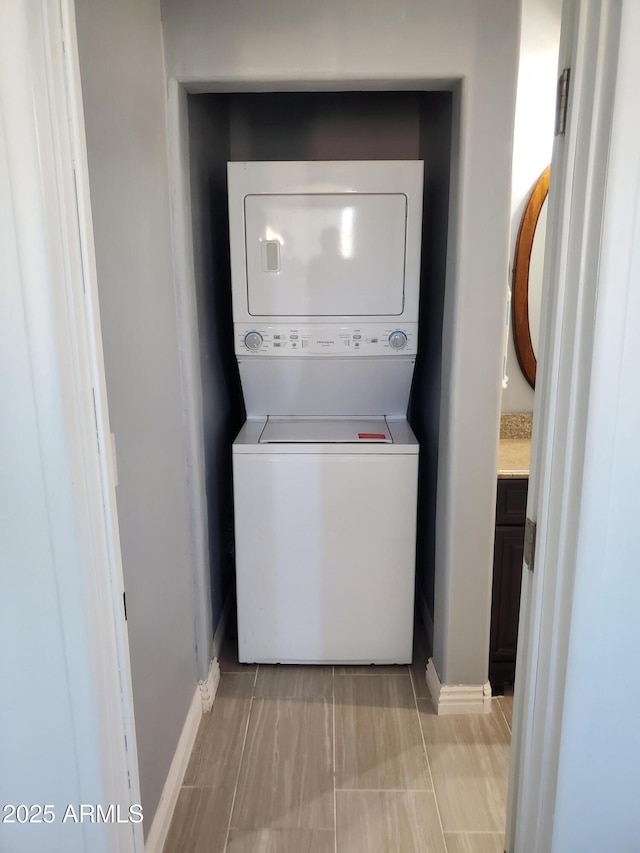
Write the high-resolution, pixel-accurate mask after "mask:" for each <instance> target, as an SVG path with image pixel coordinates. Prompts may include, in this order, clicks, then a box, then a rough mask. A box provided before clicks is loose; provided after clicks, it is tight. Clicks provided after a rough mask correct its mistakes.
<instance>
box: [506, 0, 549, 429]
mask: <svg viewBox="0 0 640 853" xmlns="http://www.w3.org/2000/svg"><path fill="white" fill-rule="evenodd" d="M561 8H562V0H522V23H521V34H520V63H519V68H518V91H517V96H516V123H515V130H514V135H513V175H512V184H511V257H510V260H511V267H510V268H511V269H513V259H514V254H515V246H516V240H517V238H518V230H519V228H520V221H521V220H522V214H523V213H524V208H525V206H526V203H527V200H528V198H529V195H530V194H531V190H532V189H533V185H534V184H535V182H536V180H537V179H538V178H539V177H540V175H541V173H542V172H543V170H544V169H546V167H547V166H548V165H549V163H550V162H551V149H552V147H553V129H554V121H555V105H556V83H557V69H558V46H559V44H560V17H561ZM507 375H508V376H509V384H508V385H507V388H506V389H505V391H504V392H503V394H502V411H503V412H532V411H533V388H531V386H530V385H529V383H528V382H527V380H526V379H525V378H524V375H523V373H522V371H521V370H520V365H519V364H518V357H517V355H516V350H515V346H514V343H513V324H511V326H510V327H509V342H508V350H507Z"/></svg>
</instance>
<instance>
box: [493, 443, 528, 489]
mask: <svg viewBox="0 0 640 853" xmlns="http://www.w3.org/2000/svg"><path fill="white" fill-rule="evenodd" d="M530 459H531V439H530V438H501V439H500V443H499V444H498V477H501V478H503V479H516V478H517V477H528V476H529V461H530Z"/></svg>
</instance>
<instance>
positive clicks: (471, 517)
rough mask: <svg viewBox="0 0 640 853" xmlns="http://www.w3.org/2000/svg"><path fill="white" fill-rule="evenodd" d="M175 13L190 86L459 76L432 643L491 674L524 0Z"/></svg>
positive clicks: (368, 84) (177, 58) (180, 63)
mask: <svg viewBox="0 0 640 853" xmlns="http://www.w3.org/2000/svg"><path fill="white" fill-rule="evenodd" d="M162 17H163V29H164V39H165V55H166V63H167V74H168V76H169V77H170V78H175V79H177V80H180V81H183V82H185V83H188V84H189V86H190V87H191V88H192V89H193V90H199V91H207V90H208V91H216V90H217V91H224V90H225V89H232V88H236V89H238V88H240V89H245V90H252V89H256V88H263V89H264V88H267V89H269V88H272V89H273V88H276V89H277V88H283V89H286V88H292V87H293V88H296V87H297V88H300V89H305V88H314V87H315V88H329V89H331V88H376V87H381V88H403V87H404V88H411V87H415V88H438V87H441V88H448V87H451V86H454V85H455V89H456V92H457V94H458V96H459V98H458V101H457V111H456V115H457V125H456V130H459V135H458V136H457V145H456V148H455V154H456V164H455V168H454V188H453V193H454V198H453V199H452V205H451V210H452V218H451V227H450V232H449V245H450V256H449V269H448V286H447V297H446V303H445V312H444V313H445V316H444V330H443V337H444V352H443V359H444V366H443V390H442V415H441V444H440V449H439V463H438V466H439V474H438V479H439V483H440V484H441V487H440V489H439V494H438V507H437V531H438V534H437V543H436V563H437V568H436V580H435V632H434V643H435V648H434V656H435V661H436V666H437V668H438V672H439V674H440V677H441V679H442V680H443V681H444V682H447V683H472V684H479V683H483V682H484V681H485V680H486V678H487V669H488V647H489V611H490V591H491V569H492V551H493V523H494V519H493V516H494V499H495V489H496V455H497V434H498V432H497V431H498V421H499V415H500V380H501V367H502V340H503V318H504V305H505V295H506V288H505V285H506V282H507V276H508V238H509V233H508V232H509V214H510V180H511V157H512V131H513V110H514V99H515V82H516V67H517V51H518V39H519V4H518V3H514V2H513V0H482V1H481V0H454V1H453V2H452V0H429V2H426V1H425V2H422V3H419V4H417V3H415V2H411V0H400V1H399V2H395V3H387V2H375V3H372V2H370V0H354V2H351V3H348V4H345V3H342V2H338V0H336V2H326V3H323V4H318V3H312V2H311V0H306V2H300V0H280V2H278V3H277V4H276V3H273V4H270V6H269V9H268V13H266V12H265V7H264V5H263V4H262V3H260V2H259V0H241V2H236V3H216V4H214V3H209V2H205V0H164V2H163V4H162ZM454 80H456V81H459V83H456V84H453V81H454ZM458 146H459V147H458ZM458 179H459V180H458Z"/></svg>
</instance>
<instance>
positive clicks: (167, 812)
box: [144, 687, 202, 853]
mask: <svg viewBox="0 0 640 853" xmlns="http://www.w3.org/2000/svg"><path fill="white" fill-rule="evenodd" d="M201 717H202V696H201V693H200V687H198V688H197V689H196V692H195V693H194V695H193V699H192V700H191V705H190V706H189V710H188V712H187V717H186V719H185V721H184V726H183V727H182V732H181V734H180V738H179V740H178V745H177V746H176V751H175V753H174V755H173V761H172V762H171V766H170V767H169V772H168V773H167V778H166V781H165V783H164V788H163V789H162V794H161V795H160V802H159V803H158V808H157V809H156V813H155V815H154V816H153V821H152V823H151V829H150V830H149V834H148V835H147V839H146V842H145V845H144V849H145V853H162V848H163V847H164V844H165V841H166V840H167V835H168V833H169V826H170V824H171V818H172V817H173V812H174V809H175V807H176V803H177V801H178V794H179V793H180V788H181V786H182V780H183V779H184V774H185V771H186V769H187V764H188V762H189V756H190V755H191V750H192V749H193V744H194V742H195V739H196V733H197V731H198V725H199V724H200V719H201Z"/></svg>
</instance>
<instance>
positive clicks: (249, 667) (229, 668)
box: [218, 636, 257, 673]
mask: <svg viewBox="0 0 640 853" xmlns="http://www.w3.org/2000/svg"><path fill="white" fill-rule="evenodd" d="M218 663H219V664H220V672H245V673H246V672H255V671H256V669H257V666H256V664H255V663H238V638H237V637H229V636H227V637H225V640H224V643H223V644H222V650H221V651H220V655H219V657H218Z"/></svg>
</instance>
